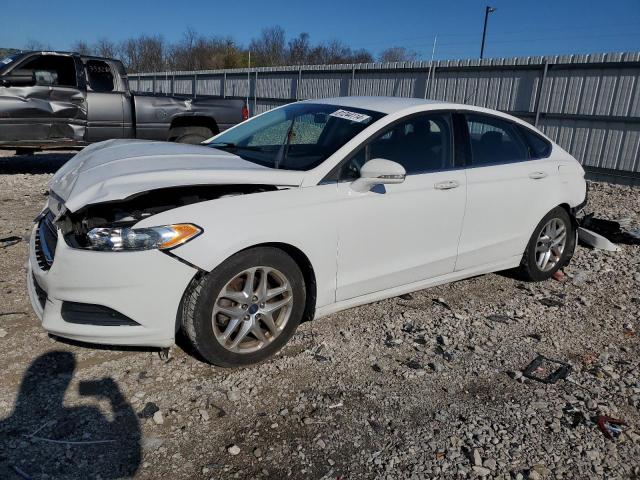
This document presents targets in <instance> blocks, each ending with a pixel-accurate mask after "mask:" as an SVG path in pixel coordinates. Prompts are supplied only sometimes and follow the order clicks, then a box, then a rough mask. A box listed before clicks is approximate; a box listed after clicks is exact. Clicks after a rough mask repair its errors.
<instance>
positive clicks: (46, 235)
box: [35, 212, 58, 270]
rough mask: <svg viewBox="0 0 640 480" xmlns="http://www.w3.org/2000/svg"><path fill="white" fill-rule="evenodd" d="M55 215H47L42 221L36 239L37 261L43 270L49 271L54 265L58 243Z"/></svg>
mask: <svg viewBox="0 0 640 480" xmlns="http://www.w3.org/2000/svg"><path fill="white" fill-rule="evenodd" d="M53 218H54V216H53V213H52V212H47V214H46V215H45V216H44V217H43V218H42V219H41V220H40V223H39V224H38V231H37V235H36V239H35V247H36V259H37V261H38V265H39V266H40V268H41V269H42V270H49V269H50V268H51V265H52V264H53V257H54V256H55V254H56V245H57V243H58V230H57V229H56V226H55V225H54V224H53Z"/></svg>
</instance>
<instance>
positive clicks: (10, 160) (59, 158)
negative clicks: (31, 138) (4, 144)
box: [0, 151, 77, 175]
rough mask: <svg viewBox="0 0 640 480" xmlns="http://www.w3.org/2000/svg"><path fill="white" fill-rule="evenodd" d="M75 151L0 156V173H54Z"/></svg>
mask: <svg viewBox="0 0 640 480" xmlns="http://www.w3.org/2000/svg"><path fill="white" fill-rule="evenodd" d="M76 153H77V152H70V151H64V152H53V151H48V152H39V153H36V154H33V155H10V156H0V175H11V174H16V173H28V174H31V175H38V174H43V173H55V172H56V171H57V170H58V169H59V168H60V167H61V166H62V165H64V164H65V163H66V162H67V161H68V160H69V159H70V158H71V157H73V156H74V155H75V154H76Z"/></svg>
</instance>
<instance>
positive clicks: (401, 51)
mask: <svg viewBox="0 0 640 480" xmlns="http://www.w3.org/2000/svg"><path fill="white" fill-rule="evenodd" d="M417 58H418V53H417V52H414V51H413V50H409V49H407V48H406V47H390V48H387V49H386V50H383V51H382V53H381V54H380V56H379V57H378V59H379V61H381V62H411V61H413V60H416V59H417Z"/></svg>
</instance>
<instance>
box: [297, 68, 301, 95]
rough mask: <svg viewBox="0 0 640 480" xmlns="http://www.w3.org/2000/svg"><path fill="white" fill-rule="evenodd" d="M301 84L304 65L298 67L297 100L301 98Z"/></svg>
mask: <svg viewBox="0 0 640 480" xmlns="http://www.w3.org/2000/svg"><path fill="white" fill-rule="evenodd" d="M301 85H302V67H300V68H298V83H296V100H300V86H301Z"/></svg>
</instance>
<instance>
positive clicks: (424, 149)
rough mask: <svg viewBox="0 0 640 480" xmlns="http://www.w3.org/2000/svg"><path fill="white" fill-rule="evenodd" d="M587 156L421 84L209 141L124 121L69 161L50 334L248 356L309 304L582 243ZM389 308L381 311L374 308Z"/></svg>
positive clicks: (48, 259) (44, 306)
mask: <svg viewBox="0 0 640 480" xmlns="http://www.w3.org/2000/svg"><path fill="white" fill-rule="evenodd" d="M585 202H586V185H585V180H584V171H583V169H582V167H581V166H580V164H579V163H578V162H577V161H576V160H575V159H574V158H573V157H572V156H571V155H569V154H568V153H567V152H566V151H564V150H563V149H562V148H560V147H559V146H558V145H556V144H555V143H553V142H552V141H551V140H549V139H548V138H547V137H545V136H544V135H543V134H542V133H540V132H539V131H538V130H536V129H535V128H533V127H532V126H531V125H529V124H528V123H526V122H523V121H521V120H518V119H517V118H514V117H511V116H509V115H505V114H503V113H499V112H496V111H493V110H488V109H484V108H478V107H472V106H468V105H460V104H452V103H445V102H434V101H426V100H418V99H402V98H384V97H343V98H333V99H324V100H312V101H305V102H298V103H293V104H290V105H286V106H283V107H280V108H276V109H274V110H271V111H269V112H267V113H264V114H262V115H259V116H257V117H255V118H253V119H251V120H249V121H246V122H244V123H242V124H239V125H237V126H236V127H234V128H231V129H229V130H227V131H225V132H224V133H222V134H220V135H218V136H216V137H214V138H212V139H210V140H209V141H208V142H207V143H206V144H205V145H200V146H195V145H193V146H191V145H181V144H172V143H164V142H150V141H124V140H110V141H106V142H102V143H98V144H94V145H91V146H89V147H87V148H85V149H84V150H83V151H82V152H80V153H79V154H77V155H76V156H75V157H74V158H73V159H72V160H70V161H69V162H68V163H67V164H65V165H64V166H63V167H62V168H61V169H60V170H59V171H58V172H57V173H56V175H55V176H54V177H53V180H52V181H51V184H50V194H49V201H48V203H47V206H46V208H45V209H44V210H43V212H42V213H41V215H40V216H39V217H38V219H37V222H36V225H35V226H34V233H33V235H32V237H31V246H30V259H29V273H28V289H29V294H30V297H31V301H32V304H33V307H34V309H35V311H36V312H37V314H38V315H39V317H40V318H41V319H42V325H43V327H44V329H45V330H47V331H49V332H50V333H52V334H54V335H57V336H60V337H66V338H70V339H75V340H80V341H86V342H94V343H103V344H115V345H146V346H157V347H168V346H171V345H172V344H173V343H174V339H175V335H176V333H177V332H178V331H179V330H182V331H183V332H184V333H185V334H186V336H187V337H188V339H189V340H190V341H191V342H192V344H193V346H194V347H195V349H196V351H197V352H198V353H199V354H200V356H201V357H202V358H203V359H205V360H206V361H208V362H211V363H214V364H217V365H221V366H239V365H247V364H251V363H255V362H258V361H261V360H263V359H265V358H267V357H269V356H270V355H273V354H274V353H276V352H277V351H278V350H280V349H281V348H282V347H283V345H284V344H285V343H286V342H287V340H288V339H289V338H290V337H291V335H292V334H293V333H294V331H295V329H296V327H297V326H298V324H299V323H300V322H301V321H303V320H306V319H312V318H318V317H322V316H325V315H328V314H330V313H333V312H337V311H339V310H343V309H346V308H350V307H353V306H356V305H361V304H364V303H368V302H373V301H377V300H381V299H384V298H388V297H393V296H396V295H401V294H404V293H407V292H412V291H415V290H420V289H423V288H426V287H430V286H433V285H438V284H443V283H447V282H452V281H456V280H460V279H463V278H467V277H472V276H474V275H478V274H483V273H487V272H494V271H497V270H505V269H511V268H518V269H519V272H520V274H521V276H523V277H525V278H527V279H529V280H544V279H548V278H549V277H551V276H552V275H553V274H554V273H555V272H556V271H557V270H558V269H560V268H562V267H563V266H565V265H566V264H567V262H568V261H569V260H570V258H571V256H572V254H573V251H574V248H575V245H576V221H575V216H576V213H577V211H578V210H579V209H580V208H582V206H583V205H584V203H585ZM371 321H373V322H375V321H376V319H371Z"/></svg>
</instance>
